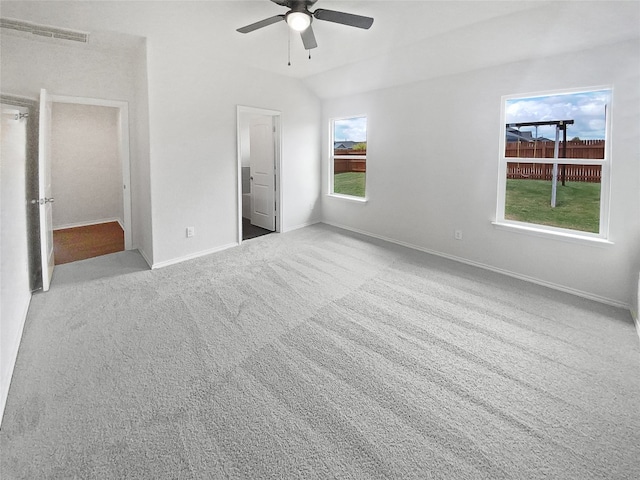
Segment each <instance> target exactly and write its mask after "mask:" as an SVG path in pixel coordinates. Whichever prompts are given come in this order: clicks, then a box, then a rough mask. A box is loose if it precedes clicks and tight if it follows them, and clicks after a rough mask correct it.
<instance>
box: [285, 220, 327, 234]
mask: <svg viewBox="0 0 640 480" xmlns="http://www.w3.org/2000/svg"><path fill="white" fill-rule="evenodd" d="M318 223H322V222H321V221H320V220H312V221H310V222H306V223H301V224H299V225H295V226H293V227H288V228H287V229H286V230H283V231H282V233H286V232H292V231H294V230H299V229H301V228H305V227H310V226H311V225H317V224H318Z"/></svg>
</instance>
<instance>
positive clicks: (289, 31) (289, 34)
mask: <svg viewBox="0 0 640 480" xmlns="http://www.w3.org/2000/svg"><path fill="white" fill-rule="evenodd" d="M287 30H288V32H287V55H288V63H287V65H289V66H291V29H287Z"/></svg>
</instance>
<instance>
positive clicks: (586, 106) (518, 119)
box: [505, 90, 611, 160]
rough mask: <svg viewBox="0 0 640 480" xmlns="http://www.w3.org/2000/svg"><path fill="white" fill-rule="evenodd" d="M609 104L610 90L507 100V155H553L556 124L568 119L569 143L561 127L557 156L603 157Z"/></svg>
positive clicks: (540, 156)
mask: <svg viewBox="0 0 640 480" xmlns="http://www.w3.org/2000/svg"><path fill="white" fill-rule="evenodd" d="M610 103H611V90H597V91H588V92H579V93H568V94H557V95H547V96H539V97H523V98H512V99H509V100H506V102H505V120H506V130H505V140H506V141H505V156H506V157H518V158H553V156H554V145H555V138H556V124H557V123H558V122H560V121H567V122H566V123H564V124H563V125H565V126H566V139H567V144H566V146H565V145H564V143H563V139H564V131H563V128H564V127H561V130H560V137H559V140H560V142H561V144H560V148H559V152H558V157H559V158H585V159H600V160H601V159H604V152H605V149H604V147H605V133H606V119H607V108H608V106H609V105H610ZM565 155H566V156H565Z"/></svg>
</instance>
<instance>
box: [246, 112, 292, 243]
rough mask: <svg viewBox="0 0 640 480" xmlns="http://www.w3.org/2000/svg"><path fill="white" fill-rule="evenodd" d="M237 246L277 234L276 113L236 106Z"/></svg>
mask: <svg viewBox="0 0 640 480" xmlns="http://www.w3.org/2000/svg"><path fill="white" fill-rule="evenodd" d="M237 121H238V125H237V129H238V130H237V132H238V243H241V242H242V241H243V240H248V239H250V238H255V237H258V236H261V235H266V234H268V233H271V232H280V228H281V218H282V215H281V210H282V208H281V205H282V202H281V200H282V198H281V192H280V169H281V148H280V145H281V136H280V112H278V111H274V110H265V109H260V108H253V107H244V106H238V118H237Z"/></svg>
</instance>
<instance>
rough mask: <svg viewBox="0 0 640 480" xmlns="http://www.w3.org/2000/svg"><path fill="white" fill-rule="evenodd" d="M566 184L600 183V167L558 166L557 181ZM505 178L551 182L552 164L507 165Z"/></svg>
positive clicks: (510, 163)
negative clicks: (564, 181)
mask: <svg viewBox="0 0 640 480" xmlns="http://www.w3.org/2000/svg"><path fill="white" fill-rule="evenodd" d="M563 167H564V179H565V180H566V181H567V182H591V183H600V178H601V175H602V167H601V166H600V165H558V180H560V181H561V180H562V176H563V175H562V174H563V171H562V170H563ZM507 178H526V179H530V180H551V179H552V178H553V164H552V163H518V162H508V163H507Z"/></svg>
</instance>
